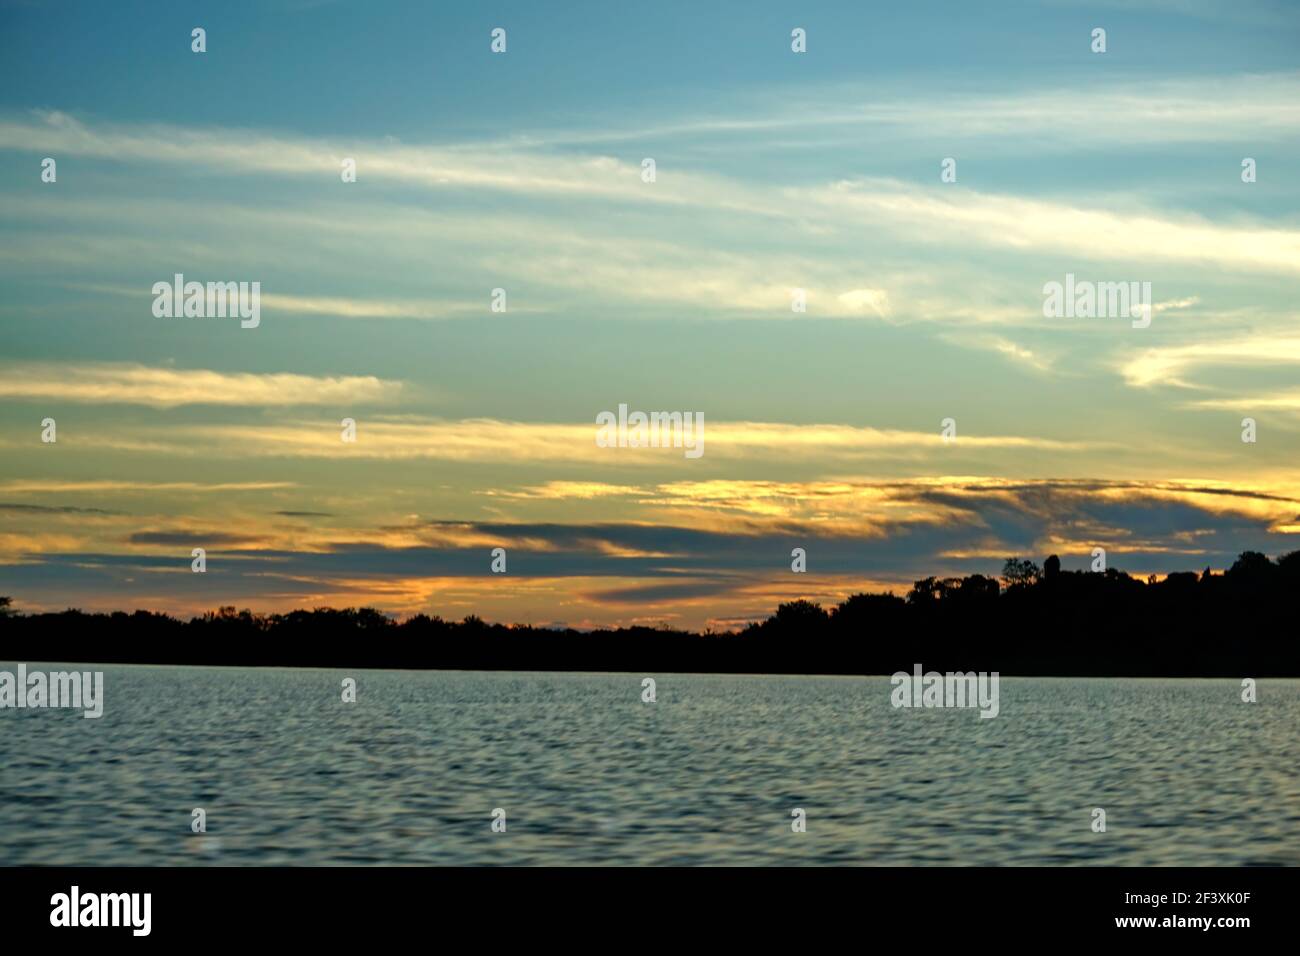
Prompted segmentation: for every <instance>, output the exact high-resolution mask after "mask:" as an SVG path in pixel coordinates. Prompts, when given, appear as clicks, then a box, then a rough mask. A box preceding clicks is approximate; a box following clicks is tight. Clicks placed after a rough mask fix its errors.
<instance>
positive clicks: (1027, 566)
mask: <svg viewBox="0 0 1300 956" xmlns="http://www.w3.org/2000/svg"><path fill="white" fill-rule="evenodd" d="M1038 578H1039V571H1038V565H1036V564H1034V562H1032V561H1030V560H1029V559H1027V558H1026V559H1024V560H1021V559H1020V558H1007V560H1006V562H1005V563H1004V564H1003V565H1002V580H1003V581H1005V582H1007V587H1008V588H1014V587H1025V586H1027V585H1030V584H1033V583H1034V582H1036V581H1037V580H1038Z"/></svg>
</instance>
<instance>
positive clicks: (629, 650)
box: [0, 551, 1300, 677]
mask: <svg viewBox="0 0 1300 956" xmlns="http://www.w3.org/2000/svg"><path fill="white" fill-rule="evenodd" d="M1298 594H1300V551H1297V552H1292V553H1291V554H1288V555H1286V556H1284V557H1282V558H1280V559H1278V560H1277V561H1276V562H1274V561H1271V560H1269V558H1267V557H1266V556H1265V555H1263V554H1259V553H1257V552H1246V553H1244V554H1242V555H1241V556H1240V557H1239V558H1238V560H1237V561H1236V563H1234V564H1233V566H1232V567H1231V568H1230V569H1229V570H1228V571H1226V572H1224V573H1222V574H1212V573H1211V572H1210V571H1209V569H1206V571H1205V572H1204V573H1203V574H1197V573H1195V572H1188V573H1183V572H1179V573H1174V574H1170V575H1168V576H1167V577H1165V578H1164V579H1162V580H1156V579H1155V578H1154V577H1153V578H1150V579H1148V580H1147V581H1145V582H1143V581H1140V580H1138V579H1136V578H1133V577H1131V576H1130V575H1128V574H1125V573H1124V572H1122V571H1117V570H1114V569H1110V570H1107V571H1104V572H1070V571H1062V570H1061V568H1060V561H1059V560H1057V558H1056V557H1054V556H1053V557H1050V558H1048V559H1047V561H1045V562H1044V564H1043V566H1042V568H1039V567H1038V566H1037V565H1036V564H1034V563H1033V562H1031V561H1026V560H1021V559H1016V558H1012V559H1008V560H1007V562H1006V564H1005V566H1004V568H1003V574H1002V576H1001V578H1000V579H998V578H990V577H985V576H983V575H978V574H976V575H970V576H968V577H964V578H926V579H924V580H921V581H917V582H916V583H915V584H914V585H913V587H912V589H911V590H910V591H909V592H908V593H907V594H906V596H903V597H899V596H896V595H894V594H892V593H890V594H855V595H853V596H852V597H849V598H848V599H846V600H845V601H843V602H841V603H840V604H838V605H836V606H835V607H833V608H831V609H829V610H827V609H825V608H823V607H821V606H820V605H818V604H814V603H811V602H809V601H805V600H798V601H791V602H789V603H786V604H782V605H780V606H779V607H778V608H777V610H776V613H775V614H773V615H772V616H771V617H769V618H768V619H767V620H765V621H762V622H761V623H754V624H751V625H749V626H748V627H746V628H744V629H743V630H741V631H737V632H727V633H713V632H707V633H704V634H699V633H694V632H690V631H679V630H671V629H667V628H647V627H632V628H618V629H613V630H596V631H577V630H573V629H571V628H570V629H551V628H537V627H532V626H526V625H515V626H506V625H502V624H488V623H486V622H484V621H482V620H480V619H479V618H477V617H474V616H470V617H467V618H465V619H464V620H462V621H445V620H443V619H442V618H440V617H430V616H427V615H424V614H417V615H415V616H413V617H409V618H407V619H405V620H401V621H399V620H396V619H394V618H392V617H389V616H387V615H385V614H383V613H381V612H379V611H376V610H374V609H373V608H360V609H356V608H346V609H343V610H336V609H333V608H318V609H316V610H312V611H305V610H301V611H292V612H290V613H287V614H269V615H265V614H254V613H251V612H249V611H247V610H243V611H236V610H235V608H233V607H223V608H221V609H220V610H218V611H215V612H209V613H207V614H204V615H203V616H202V617H196V618H193V619H191V620H189V621H183V620H178V619H177V618H174V617H170V616H168V615H165V614H154V613H151V612H148V611H136V612H134V613H132V614H128V613H125V612H116V613H112V614H86V613H83V612H81V611H76V610H69V611H63V612H60V613H51V614H15V613H13V612H12V608H11V607H10V606H9V605H10V602H9V599H7V598H0V660H12V661H19V660H22V661H79V662H97V663H153V664H194V665H198V664H206V665H242V666H286V667H351V668H365V667H378V668H410V669H426V668H434V669H464V670H543V671H545V670H553V671H561V670H564V671H570V670H572V671H629V672H637V673H648V674H649V673H656V672H671V671H677V672H690V671H694V672H716V673H785V674H889V673H893V672H894V671H898V670H906V671H911V669H912V667H913V666H914V665H915V664H921V665H922V666H923V667H924V668H925V669H926V670H931V669H933V670H941V671H946V670H963V671H969V670H977V671H978V670H984V671H994V670H996V671H999V672H1000V673H1002V674H1005V675H1017V674H1019V675H1059V676H1089V675H1091V676H1206V677H1209V676H1222V677H1277V676H1300V637H1297V629H1296V620H1295V618H1296V614H1295V612H1296V606H1295V605H1296V597H1297V595H1298Z"/></svg>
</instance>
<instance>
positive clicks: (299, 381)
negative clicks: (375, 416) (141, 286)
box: [0, 362, 402, 408]
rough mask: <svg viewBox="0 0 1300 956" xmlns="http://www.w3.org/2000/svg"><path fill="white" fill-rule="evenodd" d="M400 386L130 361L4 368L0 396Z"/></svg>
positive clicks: (278, 399) (116, 397)
mask: <svg viewBox="0 0 1300 956" xmlns="http://www.w3.org/2000/svg"><path fill="white" fill-rule="evenodd" d="M401 387H402V386H401V383H399V382H393V381H385V380H383V379H379V378H375V377H374V376H370V375H364V376H358V375H343V376H312V375H299V374H296V373H291V372H278V373H271V374H253V373H249V372H218V371H214V370H211V369H178V368H159V367H151V366H146V365H139V364H131V363H75V362H66V363H65V362H60V363H54V362H35V363H28V364H24V365H9V366H8V367H7V368H5V369H4V372H3V375H2V376H0V397H4V398H11V399H24V400H28V401H32V400H38V399H57V400H59V401H65V402H85V403H94V404H97V405H102V404H129V405H149V406H152V407H155V408H173V407H176V406H179V405H238V406H258V405H262V406H267V405H345V406H346V405H349V404H357V403H367V404H369V403H382V402H389V401H392V400H394V399H395V398H397V396H398V395H399V393H400V391H401Z"/></svg>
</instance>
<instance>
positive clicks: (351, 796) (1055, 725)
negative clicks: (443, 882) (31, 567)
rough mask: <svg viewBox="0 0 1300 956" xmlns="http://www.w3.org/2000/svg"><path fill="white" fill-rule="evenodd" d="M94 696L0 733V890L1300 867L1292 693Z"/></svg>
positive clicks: (325, 678) (584, 691)
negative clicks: (474, 868)
mask: <svg viewBox="0 0 1300 956" xmlns="http://www.w3.org/2000/svg"><path fill="white" fill-rule="evenodd" d="M30 666H31V668H32V669H44V670H50V669H54V670H65V669H71V665H40V664H31V665H30ZM0 669H4V670H9V671H11V672H12V671H14V670H15V669H16V665H14V664H0ZM81 669H86V668H85V667H82V668H81ZM93 669H99V670H103V671H104V672H105V696H106V705H105V714H104V716H103V717H102V718H101V719H99V720H86V719H83V718H82V717H81V716H80V713H79V712H72V711H54V710H44V711H32V710H2V711H0V862H3V863H6V864H92V865H98V864H109V865H185V864H220V865H249V864H256V865H263V864H265V865H272V864H274V865H286V864H290V865H292V864H298V865H315V864H455V865H462V864H472V865H480V864H555V865H566V864H638V865H639V864H810V863H821V864H826V863H838V864H895V865H897V864H927V865H933V864H973V865H1001V864H1012V865H1020V864H1086V865H1099V864H1100V865H1142V866H1147V865H1165V864H1181V865H1203V864H1205V865H1225V864H1227V865H1238V864H1269V865H1277V864H1291V865H1295V864H1300V783H1298V782H1297V775H1296V770H1297V767H1300V734H1297V729H1298V728H1300V681H1294V680H1279V681H1263V682H1261V684H1260V691H1259V698H1260V700H1259V703H1256V704H1244V703H1242V702H1241V700H1240V688H1239V685H1238V683H1237V682H1236V681H1231V680H1110V679H1097V680H1076V679H1028V678H1026V679H1009V678H1008V679H1003V680H1002V683H1001V714H1000V716H998V717H997V718H995V719H991V720H989V719H981V718H980V717H979V716H978V712H977V711H975V710H964V711H962V710H905V709H900V710H895V709H893V708H892V707H890V705H889V691H890V685H889V682H888V679H887V678H879V677H877V678H839V677H721V676H699V675H691V676H675V675H671V674H667V675H658V677H657V680H658V702H657V703H655V704H645V703H642V702H641V699H640V698H641V675H610V674H594V675H585V674H522V673H499V674H488V673H459V672H452V673H436V672H399V671H335V670H279V669H276V670H259V669H241V668H172V667H98V668H93ZM349 675H351V676H355V677H356V678H357V682H358V701H357V702H356V703H355V704H344V703H342V701H341V696H340V695H341V688H340V681H341V680H342V678H343V677H345V676H349ZM195 807H202V808H203V809H204V810H205V811H206V813H207V825H208V832H207V833H206V835H196V834H193V833H191V832H190V821H191V810H192V809H193V808H195ZM497 807H500V808H502V809H504V810H505V811H506V822H507V831H506V832H505V833H493V832H492V831H491V813H492V811H493V809H494V808H497ZM795 807H799V808H803V809H804V810H805V811H806V812H807V820H808V829H807V832H806V833H802V834H797V833H793V832H791V827H790V822H791V815H790V813H791V810H792V809H793V808H795ZM1094 807H1101V808H1104V809H1105V811H1106V814H1107V832H1105V833H1094V832H1092V829H1091V823H1092V810H1093V808H1094Z"/></svg>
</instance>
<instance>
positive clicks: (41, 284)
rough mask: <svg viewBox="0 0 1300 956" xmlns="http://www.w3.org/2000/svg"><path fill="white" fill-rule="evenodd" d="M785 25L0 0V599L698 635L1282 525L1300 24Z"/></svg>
mask: <svg viewBox="0 0 1300 956" xmlns="http://www.w3.org/2000/svg"><path fill="white" fill-rule="evenodd" d="M801 6H804V5H792V4H776V3H753V2H745V3H710V4H701V3H693V2H677V0H671V2H658V3H652V4H639V5H626V6H625V5H623V4H612V3H563V4H560V3H556V4H537V3H515V4H493V3H474V4H470V3H463V4H462V3H457V4H452V3H438V4H430V3H374V4H348V3H342V2H309V0H299V2H290V0H277V2H264V3H222V4H185V5H181V4H174V3H166V4H164V3H158V4H131V5H126V6H119V5H116V4H104V3H68V4H63V3H60V4H55V3H42V2H30V3H13V2H2V0H0V78H2V79H3V82H2V83H0V290H2V294H0V594H6V595H12V596H13V597H14V599H15V603H16V605H17V606H18V607H19V608H20V609H25V610H37V609H61V608H64V607H69V606H72V607H81V608H84V609H128V610H129V609H134V608H137V607H140V608H150V609H157V610H167V611H173V612H178V613H187V614H188V613H197V612H200V611H203V610H206V609H209V608H212V607H215V606H218V605H226V604H234V605H237V606H239V607H250V608H252V609H254V610H259V611H276V610H286V609H290V608H294V607H311V606H318V605H324V604H330V605H336V606H342V605H359V604H368V605H372V606H375V607H378V608H381V609H383V610H385V611H389V612H392V613H395V614H401V615H405V614H410V613H415V612H419V611H423V612H426V613H430V614H435V613H436V614H442V615H443V616H445V617H452V618H460V617H463V616H464V615H466V614H469V613H475V614H478V615H480V616H482V617H484V618H487V619H489V620H501V621H517V622H521V623H523V622H527V623H533V624H555V623H566V624H569V625H573V626H578V627H586V626H597V625H612V624H620V623H621V624H630V623H637V622H640V623H660V622H663V623H669V624H678V625H688V626H692V627H703V626H713V627H721V628H727V627H733V626H737V625H738V624H740V623H743V622H745V621H748V620H752V619H754V618H757V617H761V616H764V615H766V614H767V613H769V612H770V611H771V610H772V609H773V608H774V607H775V605H776V603H777V602H779V601H781V600H788V599H790V598H794V597H808V598H811V599H814V600H819V601H823V602H833V601H835V600H838V599H840V598H842V597H843V596H845V595H846V594H848V593H852V592H853V591H856V590H862V589H884V588H891V587H892V588H895V589H896V590H898V591H900V592H901V591H905V590H906V588H907V586H908V585H909V584H910V582H911V581H913V580H914V579H916V578H919V577H924V576H927V575H931V574H968V573H974V572H979V573H985V574H997V573H998V572H999V571H1000V570H1001V567H1002V562H1003V559H1005V558H1006V557H1008V556H1010V555H1023V556H1030V557H1033V558H1035V559H1036V560H1039V561H1041V560H1042V558H1043V557H1044V556H1045V555H1047V554H1049V553H1057V554H1059V555H1060V556H1061V559H1062V564H1063V566H1064V567H1066V568H1075V569H1081V568H1085V567H1087V566H1088V565H1089V564H1090V563H1091V560H1092V558H1091V551H1092V549H1093V548H1094V547H1103V548H1105V549H1106V551H1107V553H1108V556H1109V563H1110V564H1111V566H1113V567H1118V568H1121V569H1124V570H1127V571H1129V572H1131V573H1134V574H1141V575H1146V574H1148V573H1150V572H1166V571H1172V570H1191V569H1195V570H1200V569H1203V568H1205V567H1207V566H1209V567H1212V568H1216V569H1219V568H1222V567H1225V566H1226V565H1228V564H1231V562H1232V560H1233V558H1234V557H1235V556H1236V554H1237V553H1239V552H1241V551H1243V550H1248V549H1251V550H1260V551H1264V552H1265V553H1268V554H1270V555H1273V556H1276V555H1278V554H1281V553H1285V552H1288V551H1292V550H1296V549H1300V307H1298V306H1297V302H1298V295H1297V294H1298V293H1300V7H1297V6H1296V5H1294V4H1290V3H1283V2H1278V3H1265V2H1246V0H1236V2H1232V3H1210V2H1198V0H1168V2H1135V3H1119V2H1116V3H1113V4H1110V3H1096V2H1090V3H1070V2H1035V3H1007V4H998V5H996V7H997V9H996V10H992V11H991V10H987V9H985V8H984V5H982V4H971V3H967V2H954V3H944V4H902V5H898V7H897V8H895V7H885V6H883V5H874V4H873V5H868V4H860V3H849V2H842V3H823V4H816V5H815V6H812V7H811V10H812V12H798V11H799V10H800V7H801ZM936 21H940V22H943V23H945V24H946V27H945V28H944V29H943V30H942V31H936V30H935V29H934V28H933V27H932V26H928V25H927V24H928V23H933V22H936ZM197 26H201V27H203V28H205V29H206V31H207V52H206V53H202V54H196V53H193V52H191V48H190V45H191V37H190V32H191V30H192V29H193V28H194V27H197ZM495 27H501V28H504V29H505V30H506V33H507V51H506V52H505V53H503V54H494V53H492V52H491V50H490V49H489V44H490V42H491V37H490V32H491V31H492V29H493V28H495ZM796 27H801V28H803V29H805V30H806V31H807V38H808V39H807V46H808V52H807V53H804V54H796V53H793V52H792V51H791V49H790V42H791V41H790V33H791V30H792V29H794V28H796ZM1096 27H1101V28H1104V29H1105V30H1106V33H1107V51H1106V52H1105V53H1104V54H1097V53H1093V52H1092V51H1091V43H1092V41H1091V32H1092V30H1093V29H1094V28H1096ZM45 157H51V158H54V159H55V160H56V162H57V181H56V182H54V183H45V182H42V179H41V161H42V159H43V158H45ZM346 157H353V158H355V159H356V164H357V181H356V182H355V183H344V182H343V181H342V180H341V177H340V169H341V163H342V160H343V159H344V158H346ZM946 157H952V158H954V159H955V160H956V163H957V181H956V182H955V183H944V182H941V181H940V164H941V162H942V161H943V160H944V159H945V158H946ZM1247 157H1249V158H1252V159H1254V160H1255V162H1256V168H1257V176H1258V181H1257V182H1254V183H1243V181H1242V160H1243V159H1244V158H1247ZM646 158H653V159H654V161H655V165H656V180H655V181H654V182H650V183H647V182H644V181H643V179H642V175H641V174H642V161H643V160H644V159H646ZM176 273H182V274H184V276H185V278H186V279H193V280H198V281H236V282H238V281H245V282H252V281H258V282H260V283H261V290H262V304H261V325H260V327H258V328H256V329H242V328H240V324H239V321H238V319H228V318H156V317H155V316H154V315H153V312H152V304H153V294H152V291H151V289H152V286H153V284H154V283H155V282H158V281H171V278H172V276H173V275H174V274H176ZM1067 273H1070V274H1073V275H1075V276H1076V277H1077V278H1078V279H1080V280H1086V281H1095V282H1120V281H1125V282H1127V281H1146V282H1150V283H1151V286H1152V290H1153V297H1154V300H1155V307H1154V310H1153V317H1152V322H1151V325H1150V327H1149V328H1142V329H1139V328H1133V327H1132V325H1131V323H1130V322H1129V321H1128V320H1127V319H1124V318H1105V319H1099V318H1092V319H1087V318H1045V317H1044V315H1043V301H1044V294H1043V286H1044V284H1045V283H1049V282H1053V281H1056V282H1062V281H1064V279H1065V276H1066V274H1067ZM496 288H503V289H505V290H506V293H507V303H508V304H507V311H506V312H504V313H500V312H493V311H491V310H490V308H489V306H490V302H491V295H492V290H493V289H496ZM795 289H803V290H806V293H807V311H806V313H802V314H801V313H794V312H792V311H791V296H792V293H793V290H795ZM620 403H625V404H627V405H628V406H630V407H631V408H632V409H639V410H643V411H647V412H648V411H659V410H670V411H691V412H699V413H701V414H703V416H704V421H705V452H704V454H703V456H702V457H700V458H698V459H689V458H687V457H686V456H685V455H684V454H683V452H682V450H681V449H647V448H602V447H598V446H597V444H596V442H595V435H596V425H595V421H596V416H597V415H598V414H599V413H600V412H602V411H607V410H609V411H615V410H617V408H618V406H619V404H620ZM47 417H48V418H53V419H55V421H56V422H57V442H56V443H54V444H46V443H43V442H42V441H41V431H42V427H41V422H42V420H43V419H45V418H47ZM347 417H351V418H354V419H355V420H356V423H357V440H356V442H355V443H352V444H346V443H344V442H343V441H341V439H340V421H341V420H342V419H343V418H347ZM1245 417H1251V418H1254V419H1255V421H1256V423H1257V441H1256V442H1255V443H1245V442H1243V441H1242V424H1241V423H1242V419H1243V418H1245ZM945 418H952V419H954V420H955V422H956V430H957V438H956V440H955V441H952V442H945V441H944V440H943V438H942V437H941V435H940V428H941V422H942V420H943V419H945ZM195 547H202V548H205V549H206V550H207V555H208V570H207V573H205V574H194V573H192V572H191V567H190V563H191V556H190V555H191V549H192V548H195ZM494 547H504V548H506V549H507V554H508V572H507V573H506V574H504V575H498V574H492V573H490V571H489V563H490V551H491V550H492V548H494ZM795 547H803V548H805V549H806V550H807V555H808V573H807V574H802V575H796V574H794V573H792V572H791V569H790V561H791V559H790V552H791V549H792V548H795Z"/></svg>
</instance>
